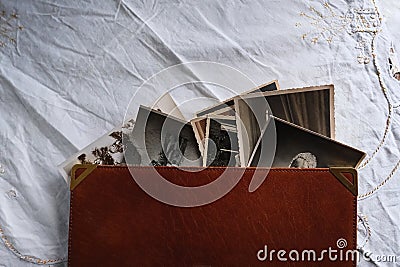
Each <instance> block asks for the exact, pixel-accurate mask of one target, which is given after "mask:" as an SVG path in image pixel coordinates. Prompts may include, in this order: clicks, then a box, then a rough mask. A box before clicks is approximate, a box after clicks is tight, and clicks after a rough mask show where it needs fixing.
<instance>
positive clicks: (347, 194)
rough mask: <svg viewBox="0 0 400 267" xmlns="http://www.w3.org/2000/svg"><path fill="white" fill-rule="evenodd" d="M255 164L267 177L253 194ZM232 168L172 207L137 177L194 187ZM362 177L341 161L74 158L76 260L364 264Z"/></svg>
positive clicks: (72, 238)
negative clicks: (359, 238)
mask: <svg viewBox="0 0 400 267" xmlns="http://www.w3.org/2000/svg"><path fill="white" fill-rule="evenodd" d="M154 170H156V172H155V171H154ZM255 171H257V172H258V174H261V175H264V176H265V177H264V178H265V180H264V181H263V183H262V184H261V185H260V186H259V187H258V188H257V189H256V190H255V191H252V192H249V185H250V183H251V181H252V179H253V176H254V173H255ZM223 172H224V173H225V174H226V175H227V176H228V177H235V176H237V175H239V174H240V175H241V176H240V177H239V178H240V179H239V180H238V182H237V184H236V185H235V186H234V187H233V188H232V190H230V191H229V192H228V193H227V194H226V195H224V196H223V197H221V198H220V199H218V200H216V201H214V202H212V203H210V204H207V205H202V206H198V207H176V206H172V205H168V204H164V203H162V202H160V201H158V200H156V199H154V198H153V197H151V196H150V195H148V194H147V193H146V192H145V191H144V190H142V188H141V187H140V186H139V185H138V184H137V183H136V181H135V180H134V179H133V178H132V175H134V176H135V177H140V178H142V179H148V180H149V181H152V180H153V179H157V177H155V176H156V174H157V175H161V176H162V177H163V178H164V179H166V180H167V181H169V182H171V183H174V184H177V185H180V186H186V187H195V186H202V185H207V184H209V183H211V182H213V181H214V180H216V179H218V177H219V176H220V175H221V174H222V173H223ZM131 173H132V175H131ZM357 183H358V181H357V173H356V171H355V170H354V169H352V168H337V167H336V168H304V169H300V168H271V169H267V168H252V167H248V168H238V167H208V168H205V169H202V170H200V169H196V168H185V167H183V168H177V167H127V166H101V165H75V166H74V168H73V170H72V174H71V205H70V226H69V257H68V258H69V259H68V265H69V266H71V267H77V266H356V255H355V252H356V225H357V222H356V215H357V203H356V202H357ZM186 197H188V198H190V197H191V196H190V195H187V196H186Z"/></svg>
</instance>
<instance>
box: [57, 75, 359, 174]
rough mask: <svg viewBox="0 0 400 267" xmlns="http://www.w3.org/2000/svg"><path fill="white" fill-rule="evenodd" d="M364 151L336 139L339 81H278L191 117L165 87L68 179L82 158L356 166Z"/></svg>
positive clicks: (74, 159) (87, 151)
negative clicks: (286, 84)
mask: <svg viewBox="0 0 400 267" xmlns="http://www.w3.org/2000/svg"><path fill="white" fill-rule="evenodd" d="M364 157H365V153H364V152H362V151H360V150H358V149H356V148H353V147H350V146H348V145H346V144H343V143H341V142H338V141H336V140H335V120H334V86H333V85H323V86H313V87H303V88H294V89H284V90H282V89H280V88H279V85H278V81H272V82H269V83H266V84H263V85H261V86H259V87H257V88H254V89H251V90H249V91H246V92H245V93H243V94H240V95H237V96H235V97H233V98H230V99H227V100H225V101H222V102H220V103H218V104H216V105H213V106H210V107H207V108H205V109H203V110H200V111H198V112H196V113H195V116H194V118H192V119H191V120H190V121H187V120H185V118H184V116H183V115H182V113H181V112H180V111H179V108H178V107H177V105H176V103H175V102H174V100H173V98H172V97H171V96H170V95H169V94H165V95H164V96H163V97H162V98H161V99H160V100H159V101H158V102H157V105H154V106H152V107H151V108H150V107H146V106H140V107H139V110H138V113H137V116H136V118H132V119H130V120H129V121H127V122H126V123H125V124H124V125H122V126H121V127H117V128H115V129H113V130H112V131H111V132H110V133H108V134H106V135H105V136H103V137H101V138H99V139H98V140H96V141H95V142H93V143H92V144H90V145H89V146H87V147H86V148H84V149H82V150H81V151H79V152H78V153H76V154H75V155H72V156H71V157H70V158H69V159H67V160H66V161H65V162H64V163H62V164H61V165H60V166H59V167H60V171H61V173H62V174H63V176H64V178H65V179H66V180H67V181H68V179H69V175H70V171H71V169H72V167H73V166H74V165H75V164H102V165H136V166H190V167H213V166H214V167H282V168H288V167H290V168H324V167H335V166H340V167H353V168H356V167H357V166H358V165H359V164H360V162H361V161H362V160H363V158H364Z"/></svg>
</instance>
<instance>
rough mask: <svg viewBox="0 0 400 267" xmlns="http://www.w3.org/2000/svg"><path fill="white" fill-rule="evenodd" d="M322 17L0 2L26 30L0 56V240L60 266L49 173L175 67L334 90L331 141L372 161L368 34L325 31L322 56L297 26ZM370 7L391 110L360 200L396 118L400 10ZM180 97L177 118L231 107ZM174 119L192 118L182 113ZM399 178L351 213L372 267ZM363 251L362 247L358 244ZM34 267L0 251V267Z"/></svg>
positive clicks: (230, 8)
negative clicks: (362, 227)
mask: <svg viewBox="0 0 400 267" xmlns="http://www.w3.org/2000/svg"><path fill="white" fill-rule="evenodd" d="M323 4H324V1H311V0H309V1H294V0H285V1H196V2H193V1H191V2H189V1H184V0H180V1H163V0H153V1H133V0H132V1H130V0H124V1H61V0H54V1H53V0H52V1H10V0H9V1H7V0H5V1H1V3H0V11H1V10H5V11H6V12H7V13H12V12H14V11H16V12H17V14H18V15H19V17H18V20H17V22H18V24H19V25H23V26H24V29H22V30H15V31H11V32H10V33H9V34H10V35H11V36H14V37H15V39H16V43H15V44H13V43H12V42H8V41H7V40H6V38H5V37H4V36H3V37H2V38H3V39H1V40H3V41H4V42H5V43H6V45H5V46H4V47H0V114H1V115H0V144H1V147H0V164H1V165H2V167H3V168H4V173H2V174H0V226H1V228H2V229H3V231H4V235H6V236H7V237H8V239H9V240H10V241H11V242H12V244H13V245H14V246H15V248H16V249H18V251H19V252H20V253H21V254H23V255H31V256H35V257H37V258H41V259H56V258H65V257H66V256H67V236H68V214H69V204H68V203H69V192H68V187H67V184H66V183H65V181H64V180H63V178H62V176H61V175H60V174H59V173H58V171H57V165H58V164H59V163H61V162H62V161H64V160H65V159H66V158H68V157H69V156H70V155H71V154H73V153H75V152H77V151H78V150H80V149H81V148H83V147H85V146H86V145H88V144H89V143H91V142H92V141H93V140H95V139H96V138H98V137H100V136H101V135H103V134H104V133H106V132H108V131H109V130H111V129H112V128H113V127H114V126H116V125H118V124H121V123H122V120H123V118H124V114H125V111H126V108H127V106H128V103H129V100H130V98H131V97H132V96H133V94H134V92H135V90H136V89H137V88H138V87H139V86H140V85H141V84H142V83H143V82H144V81H145V80H147V79H148V78H149V77H151V75H153V74H155V73H157V72H159V71H161V70H163V69H164V68H167V67H170V66H172V65H175V64H179V63H185V62H190V61H212V62H218V63H223V64H226V65H229V66H231V67H233V68H236V69H238V70H239V71H241V72H243V73H244V74H246V75H247V76H248V77H249V78H250V79H251V80H252V81H254V82H255V83H256V84H262V83H266V82H269V81H271V80H274V79H278V80H279V83H280V86H281V88H292V87H304V86H310V85H322V84H334V85H335V118H336V137H337V140H339V141H343V142H345V143H347V144H349V145H352V146H354V147H357V148H359V149H361V150H364V151H365V152H366V153H367V154H368V155H371V154H372V153H373V152H374V150H375V149H376V147H377V146H378V144H379V142H380V140H381V139H382V137H383V135H384V129H385V126H386V119H387V114H388V104H387V101H386V99H385V97H384V94H383V92H382V89H381V86H380V83H379V80H378V76H377V73H376V69H375V67H374V64H373V61H372V55H369V57H370V62H369V63H367V64H364V63H361V64H360V63H359V62H358V58H357V57H358V55H359V54H360V51H362V49H360V48H358V42H359V41H360V40H361V41H362V40H364V41H365V47H364V50H365V51H364V52H365V53H366V54H368V53H369V52H371V51H368V49H370V48H371V45H370V44H371V41H372V34H371V33H363V34H358V35H357V34H349V32H348V29H349V27H350V28H351V27H352V26H351V25H350V24H349V25H347V26H346V27H345V29H343V30H338V29H337V30H335V31H334V32H335V35H334V36H333V38H332V41H331V42H328V41H326V40H324V38H323V37H320V38H319V39H318V40H317V41H316V43H313V42H312V41H313V40H312V38H310V36H311V37H312V36H313V33H314V34H315V33H318V31H321V29H322V28H318V27H319V26H318V27H317V26H316V25H314V24H312V22H313V20H312V19H310V18H308V17H305V16H301V15H300V14H301V12H304V13H305V14H308V15H313V16H314V17H315V16H318V14H317V13H316V12H314V11H312V10H310V6H312V7H314V8H315V9H316V10H318V12H320V13H322V14H323V15H326V16H328V15H329V12H331V11H330V10H329V9H327V8H325V7H324V6H323ZM329 6H330V7H331V9H332V10H333V11H334V13H335V14H337V15H338V16H340V15H345V14H348V12H350V11H352V10H354V9H359V8H374V6H373V2H372V1H367V0H364V1H351V0H348V1H344V0H331V1H329ZM378 7H379V8H380V11H381V13H382V14H383V15H384V18H385V19H384V21H383V24H382V25H380V26H379V27H378V28H379V30H380V32H379V33H378V35H377V37H376V49H377V50H376V51H375V53H376V56H377V64H378V66H379V67H380V69H381V72H382V73H381V77H382V81H383V83H384V84H385V86H386V87H387V92H388V96H389V98H390V101H391V103H393V105H394V107H395V108H394V110H393V114H392V120H391V125H390V128H389V132H388V135H387V138H386V140H385V142H384V144H383V146H382V148H381V149H380V150H379V152H378V153H377V154H376V155H375V157H374V158H373V159H372V160H371V161H370V163H369V164H368V165H367V166H366V167H365V168H363V169H362V170H360V172H359V176H360V188H359V192H360V194H363V193H365V192H368V191H370V190H372V189H373V188H374V187H376V186H377V185H378V184H379V183H380V182H382V181H383V180H384V179H385V178H386V177H387V176H388V175H389V173H390V172H391V170H392V169H393V168H394V166H395V164H396V163H397V161H398V160H399V156H400V145H399V140H400V132H399V129H400V111H399V109H398V108H396V105H399V104H400V82H398V81H396V80H395V79H393V78H392V77H391V75H390V71H389V69H388V68H389V63H388V56H389V48H390V46H391V44H392V43H393V44H394V46H395V48H397V49H396V50H397V51H400V31H399V30H400V26H398V25H400V24H399V23H400V20H399V18H400V16H399V14H400V5H399V3H398V2H397V1H396V0H391V1H388V0H385V1H380V2H378ZM324 21H325V24H324V23H323V22H322V24H323V25H330V24H329V21H331V19H325V20H324ZM326 22H328V24H326ZM385 23H386V24H385ZM386 25H387V26H386ZM305 33H308V35H307V36H306V38H305V39H304V40H303V39H302V38H301V36H302V34H305ZM4 38H5V39H4ZM194 75H195V73H194ZM186 88H187V90H186V92H187V93H186V94H182V93H181V94H178V93H177V94H172V95H173V97H174V99H175V101H176V102H177V103H178V104H179V103H182V102H184V101H185V100H187V98H190V97H202V96H204V97H216V98H219V99H224V98H227V97H229V96H232V93H228V91H226V90H222V89H221V88H218V87H217V86H203V87H200V86H195V85H187V87H186ZM204 88H207V89H208V90H205V89H204ZM167 89H168V88H165V90H167ZM248 89H250V88H243V91H245V90H248ZM148 93H149V95H151V93H152V92H148ZM153 93H154V92H153ZM238 93H239V92H238ZM141 97H142V99H141V102H142V104H144V105H150V104H152V103H149V99H151V98H146V93H142V94H141ZM205 104H206V102H204V105H205ZM184 107H185V106H184ZM197 108H200V107H196V109H197ZM192 109H193V108H192ZM183 111H184V112H186V113H188V112H193V111H194V110H191V107H188V106H186V108H184V109H183ZM399 176H400V172H397V173H395V174H394V176H393V177H392V179H390V180H389V181H388V182H387V183H386V184H385V185H384V186H383V187H382V188H381V189H380V190H378V191H377V192H376V193H375V194H373V195H372V196H371V197H369V198H365V199H363V200H361V201H359V206H358V208H359V212H360V213H361V214H362V215H365V216H367V217H368V223H369V227H370V230H371V236H370V238H369V240H368V242H367V243H366V244H365V246H364V247H363V250H364V251H369V252H372V253H373V254H374V255H397V256H400V229H399V227H398V225H399V222H400V212H399V211H400V209H399V200H400V177H399ZM10 190H13V191H14V193H15V194H13V193H12V192H11V191H10ZM327 197H329V196H327ZM332 197H334V196H332ZM338 208H340V207H338ZM99 223H101V222H99ZM363 238H364V237H363V236H362V233H360V241H361V240H362V239H363ZM266 242H267V240H266ZM334 245H335V244H332V246H334ZM360 245H362V244H360ZM399 262H400V257H397V263H381V262H375V263H371V262H367V261H365V260H361V262H360V266H374V264H376V265H377V266H395V265H399ZM65 264H66V263H65ZM31 265H34V264H31V263H28V262H26V261H23V260H21V259H19V258H18V257H17V255H15V254H13V253H12V252H11V251H10V250H9V249H8V248H7V247H6V246H5V245H4V244H3V242H0V266H31Z"/></svg>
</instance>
